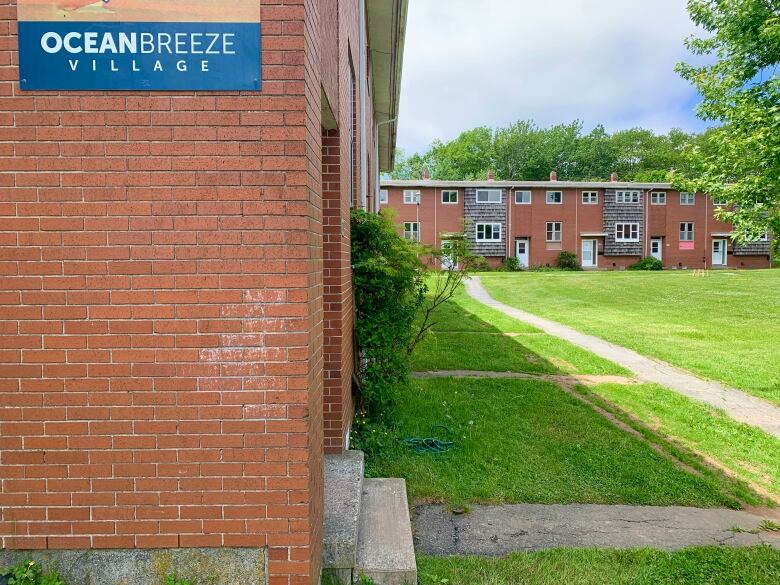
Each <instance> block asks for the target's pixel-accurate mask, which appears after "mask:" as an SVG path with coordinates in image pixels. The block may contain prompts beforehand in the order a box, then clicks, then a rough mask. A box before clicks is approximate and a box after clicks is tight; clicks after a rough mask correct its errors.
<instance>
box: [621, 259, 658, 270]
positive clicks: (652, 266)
mask: <svg viewBox="0 0 780 585" xmlns="http://www.w3.org/2000/svg"><path fill="white" fill-rule="evenodd" d="M628 269H629V270H663V269H664V263H663V262H661V261H660V260H659V259H658V258H653V257H652V256H648V257H647V258H642V259H641V260H640V261H639V262H637V263H636V264H632V265H631V266H629V267H628Z"/></svg>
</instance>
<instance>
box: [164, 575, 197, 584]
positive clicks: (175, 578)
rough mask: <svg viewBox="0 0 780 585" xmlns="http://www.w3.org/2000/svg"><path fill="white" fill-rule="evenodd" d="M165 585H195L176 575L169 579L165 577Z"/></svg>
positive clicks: (169, 576) (170, 576)
mask: <svg viewBox="0 0 780 585" xmlns="http://www.w3.org/2000/svg"><path fill="white" fill-rule="evenodd" d="M165 585H195V584H194V583H193V582H192V581H190V580H189V579H184V578H182V577H179V576H178V575H176V573H171V574H169V575H168V576H167V577H165Z"/></svg>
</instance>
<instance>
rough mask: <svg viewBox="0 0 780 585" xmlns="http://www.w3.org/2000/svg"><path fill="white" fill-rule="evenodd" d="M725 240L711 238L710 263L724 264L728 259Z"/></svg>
mask: <svg viewBox="0 0 780 585" xmlns="http://www.w3.org/2000/svg"><path fill="white" fill-rule="evenodd" d="M727 242H728V241H727V240H712V265H713V266H726V264H727V262H728V260H727V258H728V256H727V251H728V246H727Z"/></svg>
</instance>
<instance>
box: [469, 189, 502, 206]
mask: <svg viewBox="0 0 780 585" xmlns="http://www.w3.org/2000/svg"><path fill="white" fill-rule="evenodd" d="M484 194H487V196H486V197H485V199H484V200H482V201H480V199H479V196H480V195H484ZM495 195H498V201H495ZM475 197H476V201H477V203H480V204H485V203H488V204H494V203H501V200H502V199H503V196H502V193H501V189H477V193H476V196H475ZM491 199H493V200H492V201H491Z"/></svg>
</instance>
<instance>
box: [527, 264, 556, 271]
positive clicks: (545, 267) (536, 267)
mask: <svg viewBox="0 0 780 585" xmlns="http://www.w3.org/2000/svg"><path fill="white" fill-rule="evenodd" d="M528 270H529V271H530V272H555V271H556V270H558V268H553V267H552V266H550V265H549V264H535V265H534V266H531V267H530V268H529V269H528Z"/></svg>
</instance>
